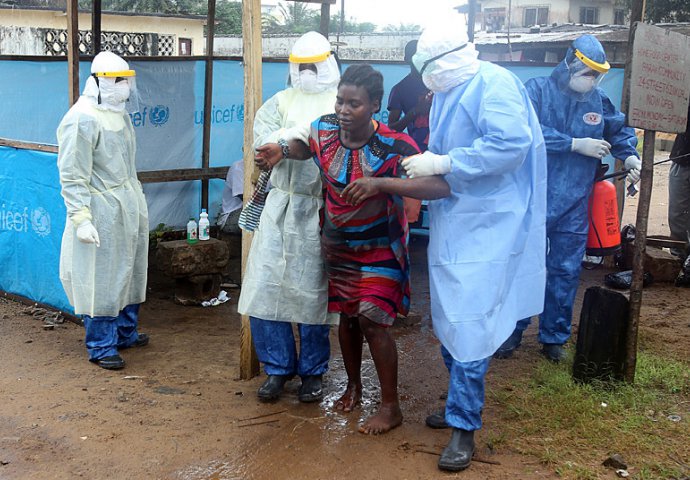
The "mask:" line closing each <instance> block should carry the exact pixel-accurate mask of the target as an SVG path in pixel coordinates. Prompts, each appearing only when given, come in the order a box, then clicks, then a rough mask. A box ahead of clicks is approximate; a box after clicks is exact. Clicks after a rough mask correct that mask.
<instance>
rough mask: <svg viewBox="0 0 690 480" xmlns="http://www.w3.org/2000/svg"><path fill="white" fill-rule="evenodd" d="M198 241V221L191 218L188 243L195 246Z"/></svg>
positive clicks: (188, 224)
mask: <svg viewBox="0 0 690 480" xmlns="http://www.w3.org/2000/svg"><path fill="white" fill-rule="evenodd" d="M198 241H199V239H198V238H197V229H196V221H195V220H194V219H193V218H190V219H189V222H187V243H188V244H190V245H194V244H195V243H196V242H198Z"/></svg>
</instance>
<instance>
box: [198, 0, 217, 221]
mask: <svg viewBox="0 0 690 480" xmlns="http://www.w3.org/2000/svg"><path fill="white" fill-rule="evenodd" d="M215 26H216V0H208V15H207V16H206V73H205V78H204V80H205V86H204V130H203V132H204V133H203V143H202V146H201V168H204V169H206V168H208V167H209V154H210V150H211V110H212V108H213V34H214V30H215ZM201 208H205V209H206V211H208V180H207V179H204V180H202V181H201Z"/></svg>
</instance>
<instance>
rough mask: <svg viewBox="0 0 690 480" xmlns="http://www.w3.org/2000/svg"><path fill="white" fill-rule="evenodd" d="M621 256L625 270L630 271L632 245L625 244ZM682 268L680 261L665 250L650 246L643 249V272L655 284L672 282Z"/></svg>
mask: <svg viewBox="0 0 690 480" xmlns="http://www.w3.org/2000/svg"><path fill="white" fill-rule="evenodd" d="M623 254H624V256H625V266H626V268H628V269H631V268H632V265H633V256H634V254H635V247H634V244H632V243H628V244H625V245H624V248H623ZM682 266H683V264H682V262H681V261H680V259H678V258H677V257H674V256H673V255H671V253H670V252H667V251H666V250H662V249H661V248H656V247H650V246H647V248H646V249H645V255H644V271H645V272H649V273H650V274H651V275H652V277H653V278H654V281H655V282H674V281H675V280H676V277H677V276H678V272H680V269H681V267H682Z"/></svg>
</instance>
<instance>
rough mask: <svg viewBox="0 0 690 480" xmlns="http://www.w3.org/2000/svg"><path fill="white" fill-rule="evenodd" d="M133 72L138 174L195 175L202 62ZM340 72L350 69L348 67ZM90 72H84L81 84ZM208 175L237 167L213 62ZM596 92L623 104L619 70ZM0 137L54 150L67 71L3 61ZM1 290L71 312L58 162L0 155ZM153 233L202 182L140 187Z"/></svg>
mask: <svg viewBox="0 0 690 480" xmlns="http://www.w3.org/2000/svg"><path fill="white" fill-rule="evenodd" d="M131 65H132V67H133V68H134V69H136V70H137V76H138V81H137V83H138V86H139V89H140V90H141V97H142V101H141V111H140V114H138V115H136V116H133V117H132V121H133V124H134V126H135V130H136V132H137V152H138V154H137V168H138V169H139V170H164V169H172V168H195V167H201V143H202V134H203V132H202V128H203V117H204V112H203V104H204V62H203V61H198V60H194V61H151V62H148V61H142V60H137V61H134V62H131ZM345 66H346V65H345ZM374 67H375V68H377V69H378V70H380V71H381V72H382V73H383V76H384V87H385V96H384V100H383V109H382V112H380V113H379V114H378V115H377V119H378V120H381V121H382V122H384V123H385V122H387V120H388V114H387V112H386V111H385V105H387V98H388V92H390V89H391V88H392V87H393V85H395V84H396V83H397V82H399V81H400V80H401V79H402V78H403V77H404V76H405V75H407V73H408V72H409V67H408V66H406V65H391V64H386V65H376V64H374ZM89 68H90V65H89V63H85V62H82V63H81V64H80V74H81V75H80V77H81V85H82V87H83V85H84V83H85V81H86V78H87V76H88V72H89ZM508 69H509V70H511V71H513V72H514V73H515V74H516V75H517V76H518V77H519V78H520V79H521V80H523V81H525V80H527V79H529V78H532V77H535V76H541V75H549V74H550V73H551V71H552V70H553V67H544V66H514V65H508ZM287 75H288V69H287V65H286V64H285V63H264V65H263V78H264V85H263V98H264V99H268V98H269V97H270V96H271V95H273V94H275V93H276V92H278V91H279V90H282V89H283V88H285V84H286V81H287ZM213 76H214V78H213V80H214V84H213V102H212V105H213V106H212V109H213V110H212V112H211V121H212V126H211V145H210V164H211V166H227V165H231V164H232V163H234V162H236V161H238V160H240V159H241V158H242V142H243V136H244V134H243V128H244V127H243V124H244V101H243V95H244V90H243V89H244V76H243V71H242V65H241V62H239V61H233V60H216V61H215V63H214V69H213ZM601 87H602V88H603V89H604V90H605V91H606V92H607V94H608V95H609V96H610V97H611V99H612V101H613V102H614V104H616V105H617V106H618V105H620V99H621V93H622V88H623V70H622V69H612V70H611V72H610V73H609V74H608V75H606V77H604V81H603V82H602V84H601ZM0 96H1V97H2V99H3V101H2V107H0V108H1V110H0V113H1V114H0V137H4V138H10V139H15V140H22V141H27V142H36V143H48V144H55V143H56V137H55V131H56V128H57V125H58V123H59V122H60V119H61V118H62V116H63V115H64V114H65V112H66V111H67V109H68V99H67V98H68V97H67V63H66V62H53V61H16V60H0ZM222 188H223V181H222V180H220V179H219V180H212V181H211V182H210V193H209V195H210V203H211V205H210V207H211V208H210V216H211V218H215V215H217V212H218V209H219V205H220V201H221V192H222ZM0 189H1V190H0V191H1V192H2V193H1V194H0V258H1V259H2V263H1V265H3V269H2V270H1V271H0V290H4V291H7V292H11V293H15V294H18V295H22V296H25V297H28V298H30V299H33V300H35V301H38V302H42V303H46V304H48V305H52V306H54V307H56V308H58V309H61V310H64V311H67V312H71V311H72V310H71V307H70V306H69V304H68V302H67V298H66V296H65V293H64V291H63V289H62V285H61V284H60V281H59V279H58V261H59V255H60V242H61V238H62V232H63V229H64V225H65V209H64V206H63V202H62V198H61V197H60V185H59V180H58V173H57V165H56V155H55V154H50V153H42V152H35V151H28V150H17V149H14V148H6V147H0ZM145 193H146V197H147V203H148V205H149V215H150V225H151V227H152V228H154V227H155V226H156V225H157V224H159V223H164V224H166V225H171V226H183V225H185V224H186V222H187V220H188V219H189V217H197V216H198V213H199V209H200V182H173V183H161V184H149V185H146V186H145Z"/></svg>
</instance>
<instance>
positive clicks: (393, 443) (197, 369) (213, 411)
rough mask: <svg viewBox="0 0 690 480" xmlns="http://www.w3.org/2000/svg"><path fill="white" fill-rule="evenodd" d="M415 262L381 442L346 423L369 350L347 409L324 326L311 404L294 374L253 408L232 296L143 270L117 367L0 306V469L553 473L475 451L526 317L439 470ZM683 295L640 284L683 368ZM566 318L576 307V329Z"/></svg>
mask: <svg viewBox="0 0 690 480" xmlns="http://www.w3.org/2000/svg"><path fill="white" fill-rule="evenodd" d="M667 175H668V164H666V165H662V166H658V167H657V168H656V173H655V185H654V193H653V198H652V204H653V205H652V211H651V214H650V228H649V233H650V234H667V233H668V231H667V230H668V227H667V221H666V208H667V207H666V202H667V192H666V178H667ZM636 202H637V201H636V200H633V201H628V202H627V205H626V212H625V215H624V218H625V219H626V221H625V223H628V222H629V221H631V219H633V218H634V210H635V208H636ZM425 255H426V251H425V242H424V241H423V240H419V239H417V240H415V241H414V242H413V248H412V260H413V262H412V263H413V269H414V270H413V275H414V279H413V280H414V286H413V305H412V310H413V312H414V314H413V315H412V316H411V319H410V321H409V322H408V324H406V325H401V326H398V327H395V328H394V332H395V336H396V339H397V344H398V349H399V356H400V393H401V397H402V408H403V413H404V415H405V422H404V424H403V425H402V426H401V427H400V428H398V429H396V430H394V431H392V432H390V433H388V434H386V435H384V436H381V437H368V436H365V435H362V434H360V433H358V432H357V425H358V422H360V421H361V419H362V418H363V417H365V416H367V415H368V414H369V413H370V412H371V411H372V410H373V409H375V407H376V403H377V399H378V390H377V387H376V386H377V383H378V382H377V379H376V373H375V370H374V368H373V364H372V362H371V360H370V358H369V357H368V353H366V354H365V355H367V357H366V361H365V364H364V368H365V374H364V379H365V398H364V402H363V407H362V409H359V410H356V411H355V412H354V413H351V414H341V413H336V412H334V411H333V410H332V404H333V402H334V399H335V398H337V396H338V395H339V393H340V392H341V391H342V390H343V389H344V385H345V382H346V376H345V372H344V369H343V365H342V360H341V357H340V352H339V347H338V343H337V337H336V335H335V331H333V332H332V335H331V341H332V360H331V368H330V371H329V373H328V374H327V376H326V380H325V381H326V384H325V390H326V397H325V399H324V401H323V402H322V403H321V404H312V405H305V404H300V403H299V402H298V401H297V398H296V391H297V388H298V386H299V381H298V380H293V381H292V382H290V383H289V384H288V387H287V392H286V393H285V394H284V396H283V397H282V398H281V399H280V400H279V401H277V402H276V403H273V404H262V403H259V402H258V401H257V399H256V394H255V392H256V389H257V388H258V387H259V385H260V384H261V383H262V381H263V378H264V377H263V375H262V376H259V377H256V378H254V379H252V380H250V381H241V380H238V378H237V377H238V356H239V325H240V318H239V316H238V315H237V312H236V305H237V303H236V302H237V298H238V296H239V290H231V291H229V294H230V295H231V297H232V299H231V301H230V302H228V303H225V304H223V305H220V306H218V307H214V308H201V307H182V306H178V305H176V304H174V303H173V300H172V283H171V281H170V280H169V279H166V278H165V277H163V276H162V275H161V274H160V273H159V272H157V271H156V270H155V269H152V271H151V275H150V292H149V298H148V301H147V302H146V303H145V304H144V305H143V308H142V313H141V331H143V332H146V333H148V334H150V335H151V339H152V340H151V343H150V345H149V346H147V347H145V348H140V349H132V350H128V351H124V352H123V357H124V358H125V360H126V361H127V367H126V368H125V369H124V370H122V371H115V372H111V371H105V370H102V369H100V368H98V367H96V366H94V365H93V364H91V363H89V362H88V361H87V357H86V351H85V348H84V344H83V328H82V327H80V326H78V325H76V324H73V323H70V322H67V323H65V324H63V325H59V326H58V327H56V328H55V329H54V330H44V328H43V324H42V321H40V320H38V319H36V318H35V317H32V316H31V315H30V313H29V312H28V311H27V307H26V306H24V305H21V304H16V303H13V302H9V301H6V300H4V299H0V317H1V318H2V320H1V321H0V338H1V340H0V342H1V345H2V348H1V349H0V363H1V364H2V375H1V376H0V392H1V396H0V399H1V401H2V406H1V407H0V478H1V479H74V478H87V479H125V478H131V479H179V480H183V479H184V480H202V479H203V480H221V479H223V480H227V479H344V478H358V479H379V478H384V479H388V478H396V479H419V478H424V479H434V478H449V477H458V478H464V479H467V480H474V479H488V480H491V479H507V478H516V479H526V480H530V479H543V478H556V477H557V475H556V473H555V472H554V471H553V470H552V469H550V468H549V467H545V466H543V465H541V464H540V463H539V461H538V459H536V458H533V457H529V456H525V455H520V454H517V453H516V452H514V451H511V450H510V447H509V446H502V447H500V448H496V449H493V450H490V449H489V448H488V447H487V439H488V438H490V436H491V434H492V431H494V429H495V428H496V425H495V423H496V421H497V418H499V416H498V414H497V411H496V409H497V408H498V407H497V405H495V404H493V403H492V401H491V398H492V395H491V390H492V389H493V388H499V385H500V379H501V378H508V377H513V378H515V377H518V376H523V377H526V376H528V375H529V372H530V371H531V369H533V368H534V366H535V365H536V364H537V363H538V362H541V361H544V360H541V359H540V357H539V355H538V348H539V347H538V344H537V341H536V329H535V326H534V324H533V325H532V326H531V327H530V330H528V333H527V336H526V341H525V345H524V347H523V348H522V349H520V350H519V351H518V352H516V355H515V357H514V359H511V360H507V361H494V362H493V363H492V365H491V368H490V371H489V375H488V386H487V404H486V408H485V411H484V428H483V430H481V431H480V432H479V433H478V435H477V446H478V451H477V458H476V459H475V461H474V462H473V463H472V465H471V467H470V468H469V469H468V470H467V471H465V472H463V473H460V474H457V475H451V474H445V473H441V472H439V471H438V470H437V467H436V462H437V460H438V453H439V452H440V451H441V450H442V449H443V447H444V446H445V444H446V442H447V440H448V436H449V433H448V432H447V431H435V430H431V429H428V428H426V427H425V426H424V423H423V422H424V417H425V416H426V415H427V414H428V413H430V412H432V411H434V410H436V409H437V408H438V407H439V406H441V405H442V404H443V400H442V399H441V398H442V395H443V394H444V392H445V390H446V382H447V373H446V372H445V368H444V367H443V363H442V361H441V357H440V352H439V347H438V342H437V341H436V340H435V338H434V336H433V333H432V331H431V320H430V316H429V309H428V283H427V278H426V268H425ZM604 273H605V272H604V271H603V270H601V269H600V270H593V271H585V272H584V273H583V280H582V286H583V287H586V286H589V285H593V284H600V283H602V282H603V276H604ZM583 291H584V288H581V291H580V292H579V296H578V301H577V302H576V305H577V307H578V309H579V306H580V304H581V302H582V297H581V295H582V292H583ZM689 295H690V290H688V289H679V288H675V287H673V286H672V285H671V284H658V283H657V284H655V285H653V286H652V287H650V288H648V289H645V291H644V295H643V310H642V315H641V331H640V344H641V348H651V349H655V350H660V349H661V348H663V349H664V351H665V352H667V353H668V354H670V355H672V356H674V357H677V358H678V359H681V360H684V361H687V359H688V352H689V351H690V316H689V315H688V313H689V309H690V304H689V302H688V297H689ZM577 318H579V312H576V314H575V320H574V321H575V322H576V321H577ZM570 348H572V346H571V347H570ZM508 445H509V444H508ZM602 460H603V459H594V460H593V462H594V464H599V463H601V461H602ZM604 475H607V474H605V473H604ZM611 475H612V477H611V478H614V477H615V475H613V474H611ZM606 478H609V477H606Z"/></svg>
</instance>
